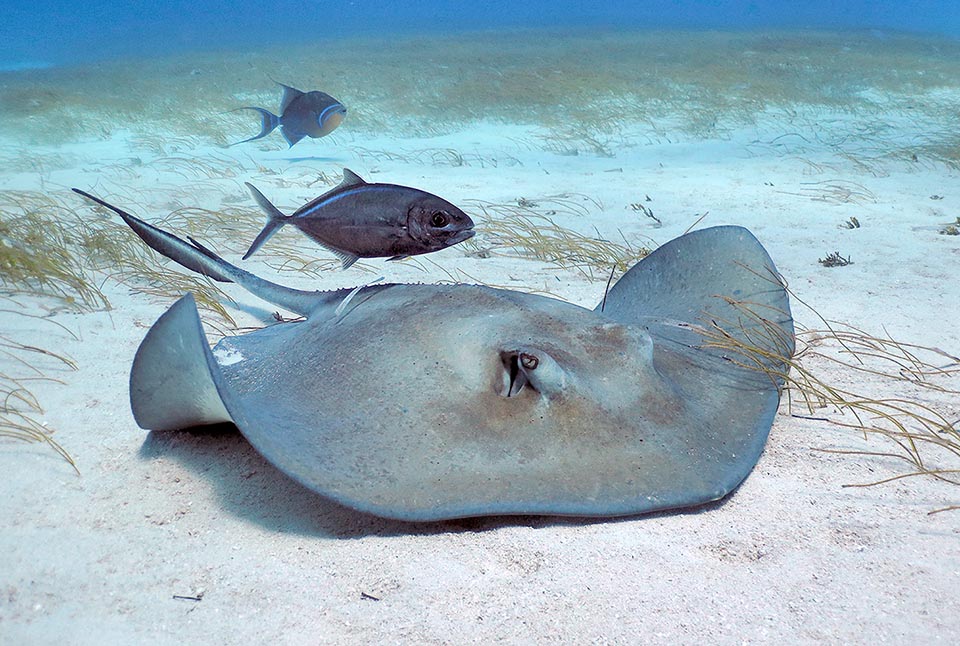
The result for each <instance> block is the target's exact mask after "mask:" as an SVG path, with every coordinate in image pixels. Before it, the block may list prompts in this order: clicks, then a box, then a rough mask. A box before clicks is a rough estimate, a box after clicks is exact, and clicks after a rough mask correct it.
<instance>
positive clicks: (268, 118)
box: [230, 105, 280, 146]
mask: <svg viewBox="0 0 960 646" xmlns="http://www.w3.org/2000/svg"><path fill="white" fill-rule="evenodd" d="M237 110H256V111H257V112H259V113H260V119H261V120H262V123H261V125H260V134H258V135H254V136H253V137H250V138H249V139H244V140H243V141H238V142H236V143H233V144H230V145H231V146H236V145H237V144H245V143H247V142H248V141H253V140H255V139H261V138H262V137H266V136H267V135H269V134H270V133H271V132H273V131H274V130H276V128H277V126H279V125H280V117H278V116H277V115H275V114H274V113H272V112H270V111H269V110H264V109H263V108H258V107H255V106H252V105H247V106H244V107H242V108H237ZM233 112H236V110H233Z"/></svg>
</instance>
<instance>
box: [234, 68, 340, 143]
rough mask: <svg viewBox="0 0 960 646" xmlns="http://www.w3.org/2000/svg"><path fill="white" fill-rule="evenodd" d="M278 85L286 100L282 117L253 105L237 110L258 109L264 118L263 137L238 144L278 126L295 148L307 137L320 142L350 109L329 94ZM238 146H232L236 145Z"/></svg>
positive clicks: (281, 103)
mask: <svg viewBox="0 0 960 646" xmlns="http://www.w3.org/2000/svg"><path fill="white" fill-rule="evenodd" d="M278 85H280V87H282V88H283V98H282V99H281V100H280V116H277V115H275V114H273V113H272V112H270V111H269V110H264V109H263V108H257V107H254V106H246V107H243V108H237V109H238V110H256V111H257V112H259V113H260V117H261V118H262V119H263V125H262V126H261V128H260V134H258V135H256V136H255V137H250V138H249V139H244V140H243V141H238V142H237V144H242V143H246V142H248V141H253V140H254V139H260V138H261V137H266V136H267V135H268V134H270V133H271V132H273V131H274V129H275V128H277V126H279V127H280V133H281V134H282V135H283V138H284V139H286V140H287V143H288V144H290V146H291V147H292V146H293V144H295V143H297V142H298V141H300V140H301V139H303V138H304V137H313V138H314V139H317V138H319V137H323V136H324V135H329V134H330V133H331V132H333V131H334V130H335V129H336V128H337V126H339V125H340V122H341V121H343V117H344V115H346V114H347V109H346V108H345V107H343V104H342V103H340V102H339V101H337V100H336V99H335V98H333V97H332V96H330V95H329V94H327V93H326V92H318V91H316V90H314V91H313V92H301V91H300V90H298V89H296V88H292V87H290V86H289V85H284V84H283V83H278ZM237 144H233V145H234V146H236V145H237Z"/></svg>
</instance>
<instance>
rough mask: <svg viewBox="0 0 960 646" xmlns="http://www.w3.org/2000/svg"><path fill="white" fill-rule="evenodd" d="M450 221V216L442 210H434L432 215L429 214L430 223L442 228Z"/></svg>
mask: <svg viewBox="0 0 960 646" xmlns="http://www.w3.org/2000/svg"><path fill="white" fill-rule="evenodd" d="M449 223H450V216H449V215H447V214H446V213H445V212H444V211H434V212H433V215H431V216H430V224H431V225H432V226H435V227H437V228H438V229H442V228H443V227H445V226H447V224H449Z"/></svg>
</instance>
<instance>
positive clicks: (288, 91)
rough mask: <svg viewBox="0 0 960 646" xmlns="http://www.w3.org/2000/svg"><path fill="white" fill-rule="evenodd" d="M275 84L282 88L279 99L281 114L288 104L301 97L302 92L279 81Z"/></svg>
mask: <svg viewBox="0 0 960 646" xmlns="http://www.w3.org/2000/svg"><path fill="white" fill-rule="evenodd" d="M277 85H279V86H280V87H282V88H283V98H281V99H280V114H281V115H282V114H283V113H284V112H286V111H287V108H288V107H290V104H291V103H293V102H294V101H296V100H297V99H299V98H300V97H302V96H303V94H304V93H303V92H301V91H300V90H298V89H297V88H295V87H290V86H289V85H286V84H284V83H280V82H279V81H278V82H277Z"/></svg>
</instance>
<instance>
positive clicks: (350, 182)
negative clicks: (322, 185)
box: [337, 168, 366, 189]
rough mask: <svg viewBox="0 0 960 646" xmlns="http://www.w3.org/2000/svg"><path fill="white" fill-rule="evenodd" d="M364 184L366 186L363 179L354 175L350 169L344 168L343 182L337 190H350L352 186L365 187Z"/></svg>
mask: <svg viewBox="0 0 960 646" xmlns="http://www.w3.org/2000/svg"><path fill="white" fill-rule="evenodd" d="M364 184H366V182H365V181H364V180H363V178H362V177H360V176H359V175H357V174H356V173H354V172H353V171H352V170H350V169H349V168H344V169H343V181H341V182H340V185H339V186H337V188H338V189H340V188H349V187H351V186H363V185H364Z"/></svg>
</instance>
